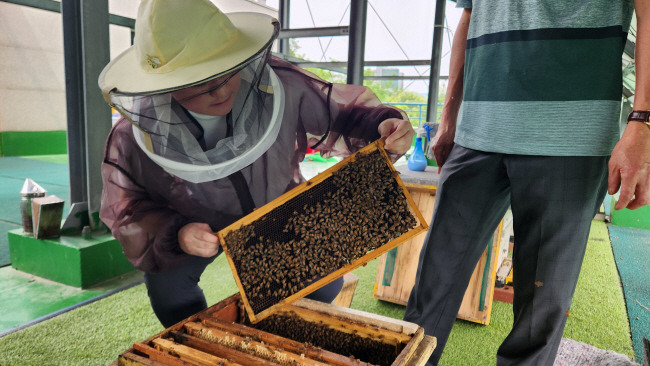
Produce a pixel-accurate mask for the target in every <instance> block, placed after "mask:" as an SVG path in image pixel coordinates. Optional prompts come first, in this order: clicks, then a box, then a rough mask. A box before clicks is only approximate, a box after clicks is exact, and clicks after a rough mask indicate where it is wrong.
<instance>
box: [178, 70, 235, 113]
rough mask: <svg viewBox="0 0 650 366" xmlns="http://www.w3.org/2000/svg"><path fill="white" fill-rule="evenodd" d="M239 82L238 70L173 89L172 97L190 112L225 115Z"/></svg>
mask: <svg viewBox="0 0 650 366" xmlns="http://www.w3.org/2000/svg"><path fill="white" fill-rule="evenodd" d="M240 84H241V77H240V75H239V72H236V73H235V74H228V75H224V76H222V77H219V78H216V79H213V80H210V81H208V82H206V83H204V84H201V85H197V86H192V87H189V88H185V89H180V90H177V91H174V92H172V97H174V99H176V100H177V101H178V102H179V103H180V104H181V105H182V106H183V107H185V108H186V109H188V110H190V111H192V112H195V113H201V114H207V115H210V116H225V115H227V114H228V113H229V112H230V111H231V110H232V106H233V103H234V102H235V97H236V96H237V91H238V90H239V85H240Z"/></svg>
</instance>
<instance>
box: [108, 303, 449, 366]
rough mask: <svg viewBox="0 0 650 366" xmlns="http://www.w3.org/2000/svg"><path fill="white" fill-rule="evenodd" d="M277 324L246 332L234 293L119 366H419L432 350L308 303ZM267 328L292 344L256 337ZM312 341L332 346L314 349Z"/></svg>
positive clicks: (428, 340)
mask: <svg viewBox="0 0 650 366" xmlns="http://www.w3.org/2000/svg"><path fill="white" fill-rule="evenodd" d="M274 317H278V318H269V319H267V320H265V321H262V322H260V323H257V324H255V325H252V324H248V323H247V322H248V320H247V319H246V317H245V315H244V306H243V302H242V301H241V296H240V294H239V293H238V294H235V295H233V296H231V297H229V298H227V299H225V300H223V301H221V302H219V303H217V304H216V305H213V306H211V307H209V308H208V309H206V310H204V311H201V312H199V313H197V314H195V315H192V316H190V317H189V318H187V319H185V320H184V321H182V322H179V323H178V324H176V325H174V326H172V327H170V328H168V329H165V330H164V331H162V332H160V333H158V334H156V335H155V336H153V337H151V338H149V339H147V340H145V341H143V342H136V343H134V345H133V348H131V349H128V350H127V351H125V352H123V353H122V354H121V355H120V356H119V357H118V360H117V365H120V366H127V365H129V366H132V365H145V366H159V365H245V366H255V365H266V366H269V365H278V364H282V365H289V364H291V365H340V366H343V365H358V366H361V365H366V366H371V365H377V364H380V365H393V366H397V365H406V366H421V365H424V364H425V363H426V362H427V360H428V358H429V356H430V355H431V353H433V350H434V348H435V346H436V339H435V338H434V337H431V336H427V335H424V331H423V329H422V328H421V327H419V326H417V325H416V324H413V323H408V322H404V321H401V320H396V319H392V318H386V317H382V316H378V315H375V314H370V313H366V312H362V311H358V310H352V309H348V308H344V307H338V306H334V305H330V304H325V303H321V302H318V301H313V300H308V299H301V300H298V301H296V302H295V303H294V304H292V305H287V306H286V307H284V308H283V309H282V310H281V311H278V312H277V314H275V315H274ZM283 319H285V320H286V323H282V321H283ZM296 320H297V321H298V322H299V323H294V322H295V321H296ZM265 322H272V323H270V324H273V325H274V326H278V325H279V327H281V329H282V331H283V332H284V333H291V332H292V331H293V335H292V337H287V336H282V335H279V334H276V333H272V332H267V331H264V330H261V329H259V328H262V327H264V326H268V325H265ZM243 323H246V324H248V325H245V324H243ZM296 324H302V325H301V326H299V327H296ZM291 329H293V330H291ZM305 332H307V333H309V332H311V334H305ZM325 332H330V333H328V334H324V333H325ZM319 335H320V337H321V338H318V336H319ZM310 337H311V338H310ZM323 337H326V338H323ZM305 339H310V341H309V342H306V341H305ZM314 339H329V340H330V342H329V343H328V344H319V343H317V342H315V341H314ZM325 343H327V342H325ZM332 344H334V346H332ZM355 345H356V346H355ZM337 347H338V349H337ZM345 347H348V349H352V348H353V347H356V348H354V350H355V351H356V352H357V353H358V354H359V355H361V354H363V355H364V356H365V357H366V358H374V359H379V363H370V362H369V361H368V359H364V358H361V356H357V355H355V354H349V353H348V352H345V350H343V351H342V349H344V348H345ZM364 347H365V348H364ZM379 352H383V353H379ZM368 355H370V356H368Z"/></svg>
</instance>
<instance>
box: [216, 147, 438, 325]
mask: <svg viewBox="0 0 650 366" xmlns="http://www.w3.org/2000/svg"><path fill="white" fill-rule="evenodd" d="M426 229H427V225H426V221H425V220H424V219H423V218H422V215H421V214H420V212H419V211H418V209H417V206H416V205H415V203H414V202H413V200H412V199H411V197H410V195H409V193H408V191H407V189H406V188H405V186H404V184H403V183H402V181H401V179H400V178H399V176H398V174H397V172H396V171H395V169H394V167H393V165H392V163H391V161H390V159H389V158H388V155H387V154H386V152H385V151H384V149H383V141H381V140H379V141H377V142H375V143H373V144H371V145H369V146H367V147H365V148H364V149H362V150H360V151H359V152H357V153H356V154H354V155H352V156H350V157H348V158H346V159H345V160H343V161H341V162H340V163H338V164H337V165H335V166H334V167H332V168H330V169H329V170H327V171H325V172H323V173H321V174H319V175H318V176H316V177H315V178H313V179H312V180H310V181H308V182H305V183H303V184H302V185H300V186H298V187H296V188H294V189H293V190H291V191H290V192H287V193H286V194H284V195H282V196H280V197H278V198H277V199H276V200H274V201H272V202H270V203H268V204H267V205H265V206H263V207H261V208H259V209H257V210H255V211H254V212H253V213H251V214H250V215H248V216H246V217H244V218H242V219H241V220H239V221H237V222H235V223H234V224H232V225H230V226H228V227H227V228H225V229H223V230H222V231H220V232H219V238H220V240H221V243H222V246H223V248H224V252H225V254H226V256H227V258H228V261H229V263H230V266H231V269H232V271H233V274H234V277H235V280H236V282H237V285H238V287H239V290H240V293H241V295H242V301H243V304H244V307H245V309H246V311H247V313H248V316H249V319H250V321H251V322H252V323H256V322H258V321H260V320H261V319H263V318H265V317H267V316H269V315H271V314H272V313H273V312H275V311H277V310H278V309H279V308H281V307H282V306H283V305H286V304H289V303H291V302H293V301H295V300H297V299H299V298H301V297H303V296H305V295H307V294H309V293H311V292H313V291H315V290H316V289H318V288H320V287H322V286H324V285H326V284H328V283H330V282H332V281H333V280H335V279H337V278H338V277H340V276H342V275H343V274H345V273H347V272H349V271H351V270H352V269H354V268H356V267H359V266H361V265H364V264H366V263H367V262H369V261H370V260H372V259H374V258H376V257H378V256H380V255H381V254H383V253H385V252H386V251H388V250H390V249H392V248H395V247H396V246H398V245H399V244H401V243H402V242H404V241H406V240H408V239H410V238H411V237H413V236H415V235H416V234H418V233H420V232H422V231H423V230H426Z"/></svg>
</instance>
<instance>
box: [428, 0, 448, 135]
mask: <svg viewBox="0 0 650 366" xmlns="http://www.w3.org/2000/svg"><path fill="white" fill-rule="evenodd" d="M445 2H446V1H445V0H436V14H435V16H434V19H433V45H432V47H431V71H429V97H428V100H427V121H429V122H435V121H436V120H437V118H438V115H437V113H438V82H439V80H440V62H441V60H440V59H441V58H442V35H443V30H444V22H445V10H446V4H445Z"/></svg>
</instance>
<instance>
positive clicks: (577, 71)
mask: <svg viewBox="0 0 650 366" xmlns="http://www.w3.org/2000/svg"><path fill="white" fill-rule="evenodd" d="M458 7H462V8H472V17H471V21H470V26H469V33H468V36H467V46H466V49H465V74H464V90H463V103H462V106H461V111H460V114H459V120H458V127H457V130H456V138H455V142H456V143H457V144H459V145H461V146H464V147H467V148H470V149H475V150H481V151H489V152H499V153H506V154H524V155H552V156H574V155H575V156H606V155H609V154H610V153H611V151H612V149H613V147H614V145H615V144H616V142H617V141H618V138H619V123H618V121H619V115H620V109H621V97H622V61H621V56H622V53H623V48H624V46H625V41H626V38H627V32H628V29H629V26H630V21H631V18H632V13H633V10H634V5H633V0H589V1H585V0H562V1H557V0H556V1H553V0H473V1H472V0H458Z"/></svg>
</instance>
